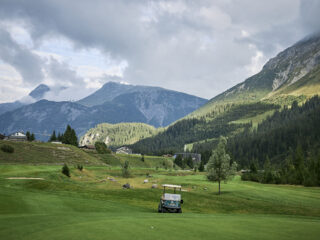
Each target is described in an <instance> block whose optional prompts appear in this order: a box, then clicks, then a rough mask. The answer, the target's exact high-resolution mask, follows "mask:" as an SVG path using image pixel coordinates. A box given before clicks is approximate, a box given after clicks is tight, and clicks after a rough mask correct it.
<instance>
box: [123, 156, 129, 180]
mask: <svg viewBox="0 0 320 240" xmlns="http://www.w3.org/2000/svg"><path fill="white" fill-rule="evenodd" d="M122 177H124V178H128V177H130V170H129V161H128V160H126V161H125V162H124V164H123V165H122Z"/></svg>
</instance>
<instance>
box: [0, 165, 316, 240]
mask: <svg viewBox="0 0 320 240" xmlns="http://www.w3.org/2000/svg"><path fill="white" fill-rule="evenodd" d="M60 170H61V166H25V165H6V166H0V193H1V194H0V239H32V240H34V239H318V236H319V234H320V204H319V203H320V189H319V188H305V187H298V186H276V185H262V184H258V183H253V182H242V181H240V179H239V177H237V178H236V179H234V180H233V181H232V182H229V183H228V184H223V185H222V195H221V196H219V195H217V184H213V183H209V182H207V181H206V179H205V176H204V175H202V174H194V173H192V172H185V171H165V170H159V171H156V170H155V169H145V168H140V169H132V170H131V171H132V175H133V177H132V178H129V179H123V178H121V177H120V169H119V168H108V167H85V169H84V171H83V172H80V171H78V170H76V169H74V168H72V167H71V176H72V177H71V178H67V177H65V176H63V175H62V174H61V173H60ZM147 173H148V174H149V175H151V176H152V177H150V178H148V179H149V183H146V184H144V183H143V180H144V179H146V174H147ZM9 177H26V178H28V177H38V178H43V179H44V180H31V179H7V178H9ZM108 177H113V178H115V179H116V181H115V182H114V181H110V180H108ZM126 182H129V183H130V184H131V185H133V187H134V188H133V189H129V190H124V189H122V188H121V185H122V184H123V183H126ZM155 183H156V184H158V185H160V184H162V183H172V184H181V185H182V187H183V189H185V190H187V192H183V193H182V196H183V199H184V204H183V213H182V214H159V213H157V211H156V210H157V205H158V200H159V197H160V195H161V189H151V185H152V184H155Z"/></svg>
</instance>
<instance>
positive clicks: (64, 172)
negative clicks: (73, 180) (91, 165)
mask: <svg viewBox="0 0 320 240" xmlns="http://www.w3.org/2000/svg"><path fill="white" fill-rule="evenodd" d="M62 173H63V174H64V175H66V176H67V177H70V169H69V167H68V165H67V164H64V165H63V167H62Z"/></svg>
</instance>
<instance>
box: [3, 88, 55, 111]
mask: <svg viewBox="0 0 320 240" xmlns="http://www.w3.org/2000/svg"><path fill="white" fill-rule="evenodd" d="M48 91H50V88H49V87H48V86H47V85H45V84H40V85H39V86H37V87H36V88H35V89H33V90H32V91H31V92H30V93H29V95H28V96H29V97H32V99H33V100H34V101H39V100H40V99H43V97H44V94H45V93H46V92H48ZM29 101H30V100H29ZM24 105H27V103H26V102H25V101H24V99H23V98H21V99H20V100H18V101H15V102H10V103H1V104H0V115H1V114H3V113H5V112H9V111H13V110H15V109H17V108H19V107H22V106H24Z"/></svg>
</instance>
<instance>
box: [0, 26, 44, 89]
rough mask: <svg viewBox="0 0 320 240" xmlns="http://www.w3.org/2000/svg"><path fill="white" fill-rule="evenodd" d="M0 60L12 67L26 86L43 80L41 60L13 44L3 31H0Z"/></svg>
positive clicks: (27, 50) (25, 49)
mask: <svg viewBox="0 0 320 240" xmlns="http://www.w3.org/2000/svg"><path fill="white" fill-rule="evenodd" d="M0 58H1V59H2V61H4V62H6V63H8V64H10V65H12V66H13V67H14V68H15V69H16V70H17V71H18V72H19V73H20V74H21V76H22V77H23V79H24V82H25V83H26V84H29V85H33V84H37V83H39V82H41V81H42V80H43V73H42V70H41V65H42V60H41V59H40V58H39V57H38V56H37V55H35V54H33V53H32V52H31V51H30V50H29V49H27V48H24V47H22V46H20V45H18V44H17V43H16V42H14V41H13V39H12V38H11V36H10V34H9V33H8V32H7V31H6V30H3V29H0Z"/></svg>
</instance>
